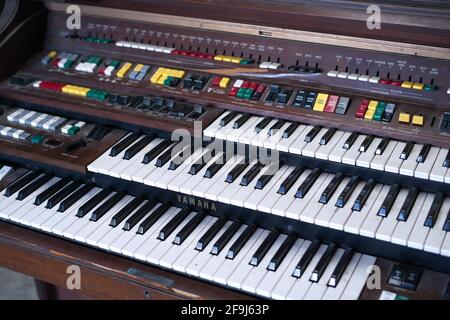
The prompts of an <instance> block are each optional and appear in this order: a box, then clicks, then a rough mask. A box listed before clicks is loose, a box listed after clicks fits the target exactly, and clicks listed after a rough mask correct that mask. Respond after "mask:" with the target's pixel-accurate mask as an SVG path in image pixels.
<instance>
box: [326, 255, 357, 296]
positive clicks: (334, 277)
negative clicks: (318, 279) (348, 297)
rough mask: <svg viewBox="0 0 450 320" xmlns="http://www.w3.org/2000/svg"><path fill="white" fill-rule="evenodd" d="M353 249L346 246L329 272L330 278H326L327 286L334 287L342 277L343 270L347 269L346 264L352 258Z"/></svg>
mask: <svg viewBox="0 0 450 320" xmlns="http://www.w3.org/2000/svg"><path fill="white" fill-rule="evenodd" d="M353 254H354V252H353V249H352V248H347V249H345V252H344V254H343V255H342V257H341V258H340V259H339V262H338V263H337V265H336V267H335V268H334V270H333V273H332V274H331V277H330V279H329V280H328V286H329V287H333V288H336V286H337V285H338V284H339V281H340V280H341V278H342V275H343V274H344V272H345V269H347V266H348V264H349V263H350V261H351V260H352V258H353Z"/></svg>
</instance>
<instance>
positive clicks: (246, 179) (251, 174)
mask: <svg viewBox="0 0 450 320" xmlns="http://www.w3.org/2000/svg"><path fill="white" fill-rule="evenodd" d="M262 168H263V166H262V165H261V164H260V163H257V164H255V165H254V166H253V167H251V168H250V170H248V171H247V172H246V173H245V174H244V175H243V177H242V180H241V186H248V185H249V184H250V182H252V180H253V179H254V178H255V177H256V176H257V175H258V173H259V172H260V171H261V169H262Z"/></svg>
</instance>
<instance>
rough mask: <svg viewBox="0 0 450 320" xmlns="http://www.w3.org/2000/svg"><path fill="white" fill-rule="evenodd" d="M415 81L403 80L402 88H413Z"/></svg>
mask: <svg viewBox="0 0 450 320" xmlns="http://www.w3.org/2000/svg"><path fill="white" fill-rule="evenodd" d="M412 86H413V83H412V82H409V81H403V82H402V88H412Z"/></svg>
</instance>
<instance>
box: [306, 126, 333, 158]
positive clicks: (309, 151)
mask: <svg viewBox="0 0 450 320" xmlns="http://www.w3.org/2000/svg"><path fill="white" fill-rule="evenodd" d="M328 130H329V129H325V128H322V129H320V131H319V133H318V134H317V135H316V136H315V137H314V139H313V140H312V141H311V142H309V143H307V144H306V145H305V146H304V147H303V149H302V155H303V156H305V157H311V158H314V157H315V156H316V151H317V150H318V149H319V148H320V147H321V144H320V139H321V138H322V136H323V135H324V134H325V133H327V131H328Z"/></svg>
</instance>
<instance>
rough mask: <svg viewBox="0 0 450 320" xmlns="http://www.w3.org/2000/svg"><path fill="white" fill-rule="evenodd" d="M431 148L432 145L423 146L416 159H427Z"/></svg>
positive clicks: (418, 160)
mask: <svg viewBox="0 0 450 320" xmlns="http://www.w3.org/2000/svg"><path fill="white" fill-rule="evenodd" d="M430 149H431V145H429V144H424V145H423V147H422V150H420V153H419V155H418V156H417V159H416V161H417V162H419V163H423V162H425V160H426V158H427V156H428V153H429V152H430Z"/></svg>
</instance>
